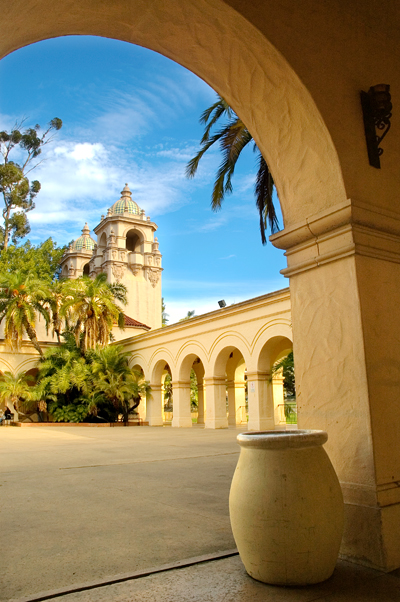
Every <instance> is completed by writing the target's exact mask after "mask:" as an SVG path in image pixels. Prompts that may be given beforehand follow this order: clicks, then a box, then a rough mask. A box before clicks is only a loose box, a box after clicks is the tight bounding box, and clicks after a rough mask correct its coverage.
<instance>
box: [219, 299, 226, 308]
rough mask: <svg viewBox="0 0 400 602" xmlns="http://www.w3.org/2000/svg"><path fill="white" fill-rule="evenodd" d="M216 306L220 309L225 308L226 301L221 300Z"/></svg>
mask: <svg viewBox="0 0 400 602" xmlns="http://www.w3.org/2000/svg"><path fill="white" fill-rule="evenodd" d="M218 305H219V306H220V307H221V308H222V307H226V301H225V300H224V299H221V301H218Z"/></svg>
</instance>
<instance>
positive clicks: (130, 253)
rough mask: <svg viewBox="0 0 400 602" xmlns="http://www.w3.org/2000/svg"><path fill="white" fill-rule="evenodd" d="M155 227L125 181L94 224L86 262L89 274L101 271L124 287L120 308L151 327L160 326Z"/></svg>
mask: <svg viewBox="0 0 400 602" xmlns="http://www.w3.org/2000/svg"><path fill="white" fill-rule="evenodd" d="M156 230H157V226H156V224H155V223H154V222H152V221H151V219H150V217H149V216H146V215H145V212H144V210H143V209H140V207H139V206H138V205H137V203H135V201H133V200H132V193H131V191H130V190H129V187H128V184H125V187H124V189H123V190H122V192H121V198H120V199H119V200H118V201H117V202H116V203H114V205H113V206H112V207H111V208H110V209H109V210H108V212H107V215H106V216H102V219H101V222H100V223H99V224H98V225H97V226H96V227H95V228H94V232H95V234H96V236H97V244H96V245H94V249H93V255H92V257H91V259H90V263H89V275H90V276H92V277H95V276H96V274H99V273H101V272H104V273H106V274H107V279H108V281H109V282H121V283H122V284H124V285H125V286H126V287H127V289H128V292H127V300H128V304H127V305H126V306H125V309H124V312H125V313H126V315H127V316H129V317H130V318H133V319H134V320H137V321H139V322H141V323H143V324H146V325H147V326H150V327H151V328H152V329H153V328H160V327H161V272H162V267H161V258H162V256H161V253H160V251H159V249H158V240H157V238H155V237H154V234H155V232H156Z"/></svg>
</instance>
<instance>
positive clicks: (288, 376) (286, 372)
mask: <svg viewBox="0 0 400 602" xmlns="http://www.w3.org/2000/svg"><path fill="white" fill-rule="evenodd" d="M279 370H282V376H283V388H284V390H285V393H286V395H288V396H290V397H294V396H295V395H296V383H295V377H294V358H293V351H291V352H290V353H288V354H287V355H286V356H285V357H284V358H282V359H281V360H279V362H277V363H276V364H275V365H274V366H273V368H272V374H273V375H274V374H276V373H277V372H279Z"/></svg>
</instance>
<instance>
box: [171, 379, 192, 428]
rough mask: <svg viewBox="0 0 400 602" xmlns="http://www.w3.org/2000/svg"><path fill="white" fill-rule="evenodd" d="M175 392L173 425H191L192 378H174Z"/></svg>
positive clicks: (173, 386) (173, 388) (173, 387)
mask: <svg viewBox="0 0 400 602" xmlns="http://www.w3.org/2000/svg"><path fill="white" fill-rule="evenodd" d="M172 390H173V392H174V413H173V417H172V426H180V427H189V426H190V427H191V426H192V416H191V414H190V380H188V381H179V380H174V381H173V383H172Z"/></svg>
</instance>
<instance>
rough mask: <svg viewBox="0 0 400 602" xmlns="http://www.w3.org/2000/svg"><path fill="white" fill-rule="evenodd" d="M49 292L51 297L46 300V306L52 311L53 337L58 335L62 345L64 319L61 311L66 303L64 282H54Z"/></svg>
mask: <svg viewBox="0 0 400 602" xmlns="http://www.w3.org/2000/svg"><path fill="white" fill-rule="evenodd" d="M49 292H50V295H49V297H48V298H47V299H46V305H47V306H48V308H49V309H50V313H51V324H52V327H53V335H54V334H56V335H57V340H58V342H59V343H61V327H62V317H61V315H60V310H61V307H62V305H63V303H64V301H65V286H64V282H62V281H60V280H54V282H52V283H51V284H50V285H49Z"/></svg>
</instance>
